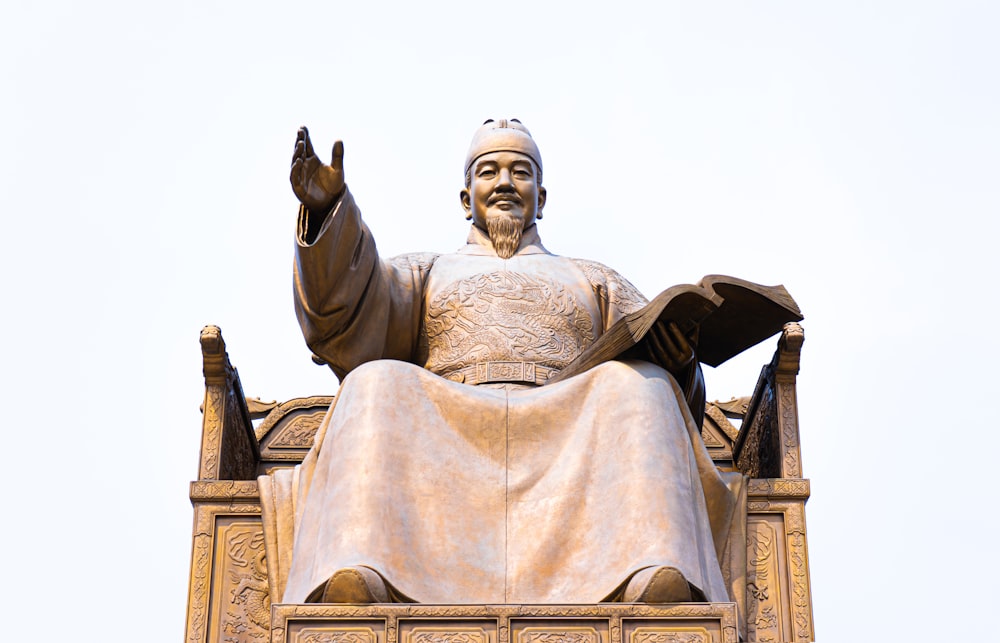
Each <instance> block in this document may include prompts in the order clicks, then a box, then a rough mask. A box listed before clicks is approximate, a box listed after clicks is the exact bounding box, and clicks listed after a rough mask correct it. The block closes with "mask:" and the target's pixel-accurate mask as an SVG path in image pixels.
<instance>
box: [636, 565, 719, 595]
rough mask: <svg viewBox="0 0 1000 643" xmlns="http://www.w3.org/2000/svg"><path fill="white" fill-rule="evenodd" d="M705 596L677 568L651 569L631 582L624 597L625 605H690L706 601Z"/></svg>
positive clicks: (643, 571)
mask: <svg viewBox="0 0 1000 643" xmlns="http://www.w3.org/2000/svg"><path fill="white" fill-rule="evenodd" d="M704 600H705V595H704V594H703V593H702V592H701V590H699V589H698V588H696V587H694V586H693V585H691V583H689V582H687V579H686V578H684V574H682V573H680V571H678V570H677V568H675V567H665V566H664V567H649V568H647V569H643V570H642V571H640V572H637V573H636V574H635V576H633V577H632V579H631V580H629V583H628V585H627V586H626V587H625V593H624V594H623V595H622V602H624V603H690V602H692V601H704Z"/></svg>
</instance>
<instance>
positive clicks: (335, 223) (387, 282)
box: [294, 189, 432, 378]
mask: <svg viewBox="0 0 1000 643" xmlns="http://www.w3.org/2000/svg"><path fill="white" fill-rule="evenodd" d="M431 263H432V259H431V260H428V261H422V262H417V261H414V262H400V261H398V260H397V261H383V260H382V259H380V257H379V255H378V250H377V248H376V246H375V240H374V238H373V237H372V234H371V231H369V229H368V226H367V225H365V223H364V221H363V220H362V219H361V213H360V211H359V209H358V207H357V205H356V204H355V202H354V197H353V195H351V192H350V190H347V189H345V191H344V193H343V195H342V196H341V198H340V199H339V200H338V201H337V202H336V204H335V205H334V206H333V208H332V209H331V211H330V212H328V213H324V214H323V215H321V216H318V217H317V216H315V215H314V214H313V213H312V212H311V211H310V210H309V208H307V207H305V206H304V205H303V206H301V207H300V208H299V220H298V228H297V231H296V244H295V264H294V291H295V292H294V294H295V312H296V315H297V317H298V320H299V326H300V327H301V328H302V334H303V335H304V337H305V340H306V344H308V346H309V348H310V349H311V350H312V351H313V353H315V354H316V355H317V356H319V357H320V358H322V359H323V360H324V361H325V362H326V363H327V364H329V365H330V367H331V368H332V369H333V371H334V372H335V373H336V374H337V376H338V377H340V378H343V377H344V376H345V375H346V374H347V373H348V372H350V371H351V370H353V369H354V368H356V367H358V366H360V365H361V364H363V363H365V362H369V361H372V360H376V359H398V360H403V361H413V360H414V358H415V355H416V352H417V349H418V332H419V327H420V324H419V319H420V315H419V313H420V302H421V300H422V296H423V295H422V293H423V283H424V280H425V278H426V274H427V272H428V270H429V268H430V264H431Z"/></svg>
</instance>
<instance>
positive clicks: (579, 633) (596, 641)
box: [517, 627, 601, 643]
mask: <svg viewBox="0 0 1000 643" xmlns="http://www.w3.org/2000/svg"><path fill="white" fill-rule="evenodd" d="M517 640H518V643H600V640H601V637H600V635H599V634H598V633H597V630H595V629H593V628H586V629H584V628H570V627H567V628H561V629H551V630H538V629H534V628H531V629H525V630H522V631H521V632H519V633H518V637H517Z"/></svg>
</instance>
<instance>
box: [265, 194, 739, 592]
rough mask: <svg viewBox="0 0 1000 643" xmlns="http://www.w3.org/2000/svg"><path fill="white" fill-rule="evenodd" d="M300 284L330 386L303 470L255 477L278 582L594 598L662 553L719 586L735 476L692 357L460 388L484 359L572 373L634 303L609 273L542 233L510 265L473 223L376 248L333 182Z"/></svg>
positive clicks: (293, 587) (303, 321)
mask: <svg viewBox="0 0 1000 643" xmlns="http://www.w3.org/2000/svg"><path fill="white" fill-rule="evenodd" d="M295 294H296V312H297V314H298V317H299V321H300V325H301V326H302V330H303V334H304V335H305V337H306V341H307V343H308V344H309V346H310V348H311V349H312V350H313V352H315V353H316V354H317V355H319V356H320V357H321V358H323V359H324V360H325V361H326V362H327V363H328V364H330V366H331V368H332V369H333V370H334V372H335V373H337V375H338V376H339V377H341V379H342V383H343V384H342V387H341V390H340V392H339V393H338V395H337V398H336V401H335V403H334V405H333V406H332V407H331V409H330V412H329V413H328V414H327V416H326V419H325V420H324V423H323V425H322V426H321V428H320V430H319V432H318V433H317V436H316V440H315V443H314V446H313V448H312V450H311V451H310V452H309V454H308V455H307V457H306V459H305V460H304V461H303V463H302V464H301V465H300V466H299V467H297V468H296V469H295V470H294V471H293V470H285V471H278V472H275V474H274V475H273V476H271V479H270V480H267V481H264V480H263V478H265V477H262V484H261V493H262V498H261V503H262V509H263V522H264V525H265V544H266V546H267V547H268V551H267V556H268V565H269V575H270V574H271V572H272V570H271V568H272V566H273V567H274V568H275V569H274V573H273V575H272V579H273V581H272V596H282V600H283V601H284V602H289V603H297V602H303V601H304V600H305V599H306V597H307V596H308V595H309V594H310V593H311V592H312V591H313V590H314V589H315V588H316V587H317V586H318V585H320V584H321V583H323V582H324V581H326V580H327V579H328V578H329V577H330V575H331V574H332V573H333V572H335V571H337V570H338V569H340V568H343V567H349V566H353V565H366V566H369V567H371V568H373V569H375V570H377V571H378V572H379V573H380V574H382V575H383V576H384V577H385V578H386V579H387V580H388V581H390V582H391V583H392V584H393V585H394V586H395V588H396V589H397V590H399V591H400V592H402V593H403V594H405V595H407V596H410V597H412V598H413V599H415V600H418V601H421V602H440V603H447V602H461V603H510V602H524V603H548V602H555V603H567V602H568V603H572V602H595V601H599V600H601V599H602V598H605V597H607V596H608V595H609V594H610V593H611V592H613V590H615V588H616V587H618V586H619V585H620V584H621V583H622V581H623V580H625V579H626V578H627V577H628V576H629V575H630V574H632V573H634V572H636V571H638V570H639V569H641V568H644V567H647V566H653V565H670V566H673V567H676V568H678V569H679V570H681V572H682V573H683V574H684V575H685V577H686V578H687V579H688V580H689V581H690V582H691V583H693V584H694V585H696V586H697V587H698V588H700V589H701V590H702V591H703V592H705V594H706V595H707V596H708V598H709V600H717V601H719V600H721V601H725V600H729V591H730V588H728V587H727V584H728V581H727V580H725V579H724V578H723V574H722V572H721V570H720V565H719V560H720V559H721V558H722V557H723V555H724V554H726V552H727V550H726V543H727V541H726V539H727V536H728V535H729V534H730V531H731V530H730V527H731V525H732V520H733V515H734V507H735V505H736V502H735V498H736V497H737V496H738V491H739V489H738V486H739V485H738V484H736V485H735V486H727V482H730V483H732V482H733V480H727V479H725V476H724V475H722V474H720V473H719V471H718V470H717V469H716V467H715V466H714V464H713V463H712V461H711V459H710V457H709V456H708V453H707V451H706V449H705V447H704V444H703V443H702V441H701V438H700V418H701V413H702V412H703V399H704V397H703V390H704V389H703V381H702V379H701V372H700V369H699V368H698V367H697V365H694V366H693V367H692V368H691V369H689V370H688V372H687V373H683V374H681V375H680V377H681V381H682V384H683V387H682V386H679V385H678V384H677V381H676V380H675V379H674V377H673V376H671V375H670V374H668V373H667V372H666V371H664V370H663V369H661V368H659V367H658V366H655V365H653V364H650V363H646V362H609V363H606V364H603V365H601V366H599V367H597V368H594V369H592V370H591V371H589V372H587V373H584V374H582V375H579V376H576V377H574V378H571V379H569V380H566V381H564V382H560V383H557V384H552V385H545V386H539V387H528V386H520V385H510V384H506V385H504V384H486V385H479V386H469V385H468V384H463V383H460V382H462V381H463V377H464V376H463V375H462V373H465V372H468V371H469V368H471V367H474V366H475V365H476V364H480V363H483V362H487V361H498V360H499V361H504V360H511V361H518V362H528V363H532V364H536V365H538V366H540V367H545V368H549V369H556V370H558V369H559V368H561V367H563V366H565V365H566V364H567V363H568V362H569V361H571V360H572V359H573V358H574V357H576V355H578V354H579V352H581V351H582V350H583V349H584V348H586V346H588V345H589V344H590V343H592V342H593V341H594V340H595V339H596V338H597V337H599V336H600V335H601V334H602V333H603V332H604V331H605V330H606V329H607V328H608V327H609V326H610V325H611V324H613V323H614V322H615V321H617V320H618V319H620V318H621V317H622V316H623V315H625V314H628V313H629V312H632V311H633V310H636V309H637V308H639V307H641V306H642V305H644V304H645V299H644V298H643V297H642V295H641V294H640V293H639V292H638V291H637V290H636V289H635V288H634V287H633V286H632V285H631V284H629V283H628V281H627V280H625V279H624V278H622V277H621V276H620V275H618V274H617V273H616V272H614V271H613V270H611V269H609V268H607V267H605V266H602V265H601V264H598V263H596V262H589V261H582V260H575V259H567V258H564V257H557V256H554V255H552V254H550V253H549V252H548V251H547V250H545V248H544V247H543V246H542V245H541V242H540V241H539V239H538V234H537V230H536V228H535V226H532V227H530V228H528V229H527V230H525V234H524V237H523V239H522V241H521V245H520V247H519V250H518V252H517V253H516V254H515V255H514V256H513V257H512V258H510V259H507V260H503V259H500V258H499V257H497V256H496V253H495V252H494V251H493V249H492V247H491V246H490V244H489V240H488V238H487V237H486V235H485V233H483V232H481V231H479V230H478V229H477V228H475V227H473V228H472V231H471V232H470V236H469V242H468V244H467V245H466V246H465V247H464V248H462V249H460V250H459V251H458V252H457V253H454V254H450V255H442V256H438V255H431V254H414V255H405V256H403V257H397V258H394V259H392V260H388V261H385V260H381V259H380V258H379V257H378V253H377V250H376V247H375V243H374V240H373V239H372V237H371V234H370V232H369V231H368V229H367V227H366V226H365V225H364V223H363V222H362V220H361V217H360V213H359V211H358V209H357V206H356V205H355V204H354V200H353V197H351V195H350V193H349V192H347V193H345V195H344V196H343V197H342V198H341V200H340V201H339V202H338V204H337V205H336V206H335V208H334V210H333V211H332V212H331V213H329V214H328V215H327V216H326V217H314V216H312V215H311V214H310V213H309V212H308V211H306V210H305V209H304V208H303V209H302V210H301V211H300V221H299V234H298V244H297V251H296V262H295ZM692 410H693V411H694V412H695V416H692V412H691V411H692ZM734 490H735V493H734ZM289 548H291V550H292V555H291V559H290V560H289V557H288V550H289ZM286 579H287V582H286ZM282 584H284V587H282V586H281V585H282Z"/></svg>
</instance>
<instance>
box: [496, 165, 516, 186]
mask: <svg viewBox="0 0 1000 643" xmlns="http://www.w3.org/2000/svg"><path fill="white" fill-rule="evenodd" d="M497 185H498V186H501V185H505V186H508V187H513V186H514V180H513V177H511V175H510V170H508V169H507V168H500V173H499V176H498V177H497Z"/></svg>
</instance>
